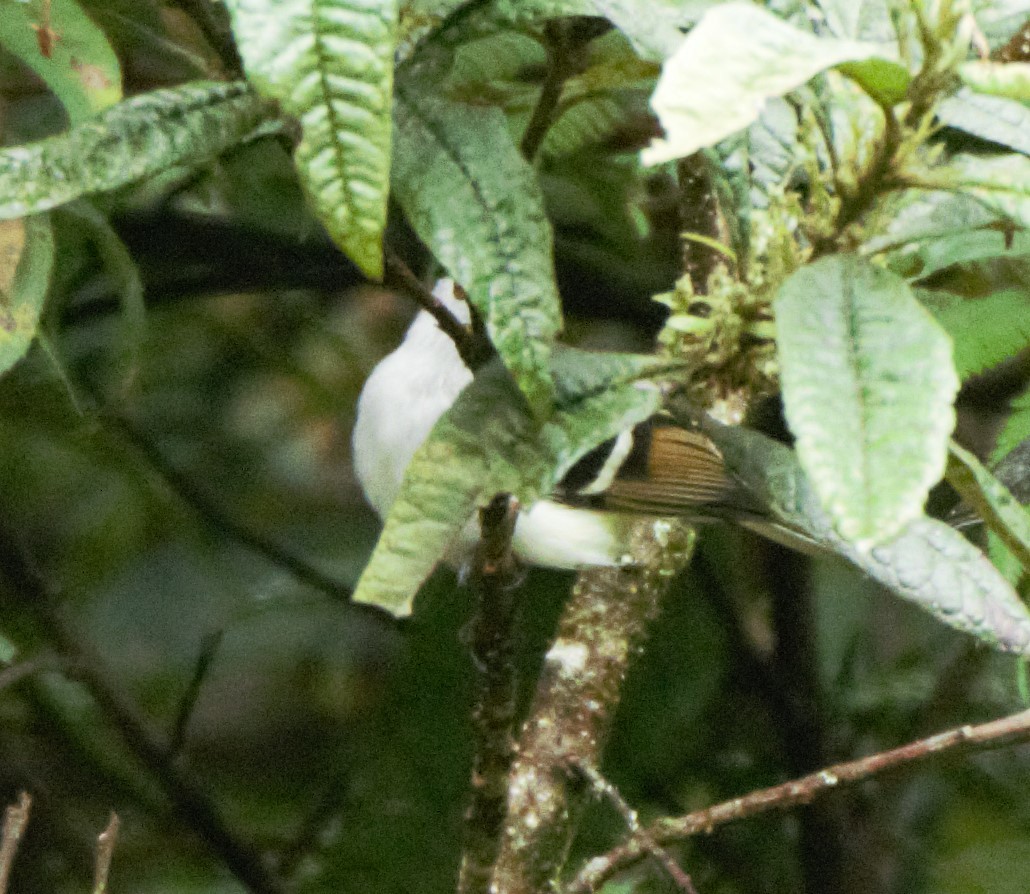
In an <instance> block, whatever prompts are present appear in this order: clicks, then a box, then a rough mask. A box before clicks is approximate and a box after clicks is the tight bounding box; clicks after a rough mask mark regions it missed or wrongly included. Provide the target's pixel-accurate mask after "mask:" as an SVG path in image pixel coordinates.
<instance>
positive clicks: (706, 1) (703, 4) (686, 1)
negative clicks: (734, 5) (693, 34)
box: [592, 0, 723, 62]
mask: <svg viewBox="0 0 1030 894" xmlns="http://www.w3.org/2000/svg"><path fill="white" fill-rule="evenodd" d="M721 2H723V0H649V2H648V4H647V12H646V14H641V13H642V10H641V6H640V3H639V2H637V0H592V5H593V6H594V7H595V8H596V10H597V12H598V14H599V15H603V16H604V17H605V18H607V19H608V21H610V22H611V23H612V24H613V25H615V27H616V28H618V29H619V30H620V31H621V32H622V33H623V34H625V35H626V37H628V38H629V40H630V43H632V44H633V47H634V49H636V51H637V52H638V53H639V54H640V56H641V57H642V58H644V59H651V60H653V61H656V62H662V61H664V60H665V59H668V58H669V57H670V56H671V55H672V54H673V53H674V52H675V51H676V48H677V47H678V46H679V45H680V44H681V43H682V42H683V36H684V35H685V34H686V33H687V31H688V30H689V29H690V27H691V26H692V25H693V24H694V23H695V22H696V21H697V20H698V19H700V18H701V16H703V15H704V14H705V13H706V12H707V11H708V10H709V9H711V8H712V7H714V6H718V5H719V4H720V3H721Z"/></svg>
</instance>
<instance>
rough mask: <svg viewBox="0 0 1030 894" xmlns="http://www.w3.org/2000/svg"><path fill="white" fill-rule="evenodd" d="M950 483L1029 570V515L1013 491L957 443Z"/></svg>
mask: <svg viewBox="0 0 1030 894" xmlns="http://www.w3.org/2000/svg"><path fill="white" fill-rule="evenodd" d="M948 483H949V484H950V485H951V486H952V487H954V488H955V490H956V491H958V494H959V496H961V497H962V499H963V500H964V501H965V502H966V503H967V504H968V505H969V506H970V507H972V508H973V509H975V510H976V513H977V515H979V516H980V518H982V519H983V520H984V521H985V522H986V523H987V525H988V526H989V527H990V529H991V530H992V531H994V532H995V533H996V534H997V535H998V536H999V537H1000V538H1001V539H1002V541H1003V542H1004V544H1005V546H1006V547H1008V549H1009V550H1011V552H1012V554H1013V555H1014V556H1015V557H1016V558H1017V559H1018V560H1019V562H1020V564H1021V565H1022V566H1023V567H1024V568H1030V515H1027V511H1026V509H1024V508H1023V507H1022V506H1021V505H1020V504H1019V502H1018V501H1017V500H1016V498H1015V497H1014V496H1013V495H1012V493H1011V491H1010V490H1009V489H1008V488H1007V487H1006V486H1005V485H1004V484H1003V483H1002V482H1001V481H1000V480H999V479H998V478H996V477H995V476H994V475H992V474H991V473H990V472H989V471H988V470H987V469H986V468H985V467H984V466H983V464H982V463H981V462H980V460H978V459H977V458H976V456H974V455H973V454H972V453H970V452H969V451H968V450H966V449H965V448H963V447H962V446H961V445H959V444H956V443H955V442H954V441H952V443H951V448H950V455H949V458H948Z"/></svg>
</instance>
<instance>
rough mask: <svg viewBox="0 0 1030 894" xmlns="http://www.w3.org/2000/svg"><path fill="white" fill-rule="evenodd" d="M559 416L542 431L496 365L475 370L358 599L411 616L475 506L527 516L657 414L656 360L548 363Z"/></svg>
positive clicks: (414, 465) (404, 489) (418, 464)
mask: <svg viewBox="0 0 1030 894" xmlns="http://www.w3.org/2000/svg"><path fill="white" fill-rule="evenodd" d="M553 360H554V377H555V381H556V383H557V384H558V409H557V410H556V411H555V413H554V414H553V415H552V416H551V417H550V418H549V419H548V420H547V421H546V422H544V423H542V424H541V423H540V422H539V421H538V420H537V419H536V418H535V417H534V415H533V414H532V412H531V411H530V410H529V408H528V407H527V405H526V402H525V400H524V398H523V396H522V395H521V393H520V392H519V391H518V389H517V388H516V386H515V384H514V382H513V381H512V379H511V377H510V375H509V374H508V372H507V371H506V370H505V369H504V368H503V366H501V365H500V364H498V363H492V364H490V365H488V366H487V367H485V368H484V369H482V370H480V372H479V373H478V374H477V375H476V378H475V380H474V381H473V383H472V384H471V385H470V386H469V387H468V388H466V389H465V391H464V392H462V394H461V396H460V397H459V398H458V400H457V401H456V403H455V404H454V406H453V407H452V408H451V409H450V410H449V411H448V412H447V413H445V414H444V416H443V417H442V418H441V419H440V421H439V422H437V424H436V426H435V427H434V428H433V430H432V432H431V433H430V435H429V438H428V439H427V440H426V442H425V443H424V444H423V445H422V446H421V447H420V448H419V450H418V452H417V453H416V454H415V457H414V458H413V459H412V461H411V464H410V465H409V466H408V471H407V473H406V474H405V477H404V483H403V484H402V486H401V492H400V494H399V495H398V497H397V500H396V502H395V503H394V505H393V508H392V509H391V510H390V515H389V517H388V518H387V520H386V526H385V527H384V529H383V533H382V536H381V537H380V538H379V543H378V544H377V545H376V548H375V551H374V552H373V554H372V558H371V559H370V560H369V564H368V566H367V567H366V568H365V571H364V573H363V574H362V576H361V580H360V581H359V582H358V587H357V590H356V591H355V594H354V599H355V600H356V601H357V602H367V603H372V604H374V605H378V606H381V607H382V608H385V609H387V610H388V611H390V612H393V613H394V614H397V615H407V614H409V613H410V611H411V602H412V599H413V598H414V596H415V593H416V591H417V590H418V588H419V586H420V585H421V584H422V582H423V581H424V580H425V579H426V577H427V576H428V575H429V573H430V572H431V571H432V570H433V568H434V567H435V566H436V564H437V562H438V561H439V560H440V558H441V557H442V556H443V555H444V553H445V551H446V550H447V548H448V546H450V544H451V543H452V541H454V539H455V537H456V536H457V535H458V534H459V533H460V532H461V530H462V529H463V528H464V527H465V525H466V524H467V523H468V521H469V519H470V518H471V516H472V514H473V512H474V511H475V509H476V507H477V506H483V505H485V504H486V503H487V502H489V500H490V499H491V498H492V497H493V496H494V495H495V494H497V493H502V492H506V493H512V494H515V496H517V497H518V498H519V500H520V501H521V503H522V504H523V506H529V505H531V504H532V503H534V502H535V501H536V500H537V499H539V498H540V497H541V496H542V495H545V494H548V493H549V492H550V491H551V490H552V489H553V488H554V486H555V485H556V484H557V482H558V481H559V480H561V477H562V476H563V475H564V474H565V473H566V472H567V471H568V470H569V468H570V467H571V466H572V465H573V464H574V463H575V462H576V460H578V459H579V458H580V457H581V456H583V454H585V453H587V452H588V451H589V450H591V449H593V448H594V447H596V446H597V445H598V444H600V443H603V442H604V441H606V440H608V439H609V438H612V437H614V436H615V435H616V434H618V432H619V431H621V430H622V429H623V428H625V427H628V426H631V425H634V424H636V423H638V422H641V421H643V420H644V419H646V418H648V417H649V416H650V415H652V414H653V413H654V412H655V411H656V410H657V409H658V406H659V404H660V395H659V392H658V389H657V388H655V387H653V386H650V385H648V384H646V381H647V379H648V378H649V377H652V376H655V375H658V374H660V373H661V372H662V371H666V370H667V369H668V366H667V364H663V363H662V362H661V361H658V360H656V358H653V357H637V356H634V355H625V354H621V355H620V354H591V353H588V352H585V351H575V350H572V349H570V348H565V349H563V350H561V351H558V352H556V353H555V355H554V358H553Z"/></svg>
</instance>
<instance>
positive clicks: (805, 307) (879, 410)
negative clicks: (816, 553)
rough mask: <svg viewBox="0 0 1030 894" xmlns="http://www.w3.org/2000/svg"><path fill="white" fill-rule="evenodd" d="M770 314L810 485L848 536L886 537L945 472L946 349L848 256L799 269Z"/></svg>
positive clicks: (941, 337)
mask: <svg viewBox="0 0 1030 894" xmlns="http://www.w3.org/2000/svg"><path fill="white" fill-rule="evenodd" d="M774 309H775V312H776V329H777V344H778V347H779V356H780V367H781V380H782V384H783V401H784V408H785V411H786V415H787V420H788V422H789V423H790V427H791V430H792V431H793V432H794V433H795V435H796V436H797V447H798V455H799V457H800V459H801V463H802V465H803V466H804V468H805V471H806V472H807V473H808V475H809V476H810V478H811V480H812V486H813V487H814V488H815V490H816V492H817V493H818V494H819V497H820V499H821V500H822V504H823V506H824V507H825V508H826V510H827V512H828V513H829V515H830V516H831V518H833V520H834V524H835V525H836V526H837V528H838V530H839V531H840V533H841V535H842V536H843V537H845V538H847V539H848V540H851V541H854V542H855V543H857V544H859V545H865V546H868V545H869V544H872V543H877V542H882V541H884V540H887V539H889V538H891V537H892V536H894V535H895V534H896V533H897V532H898V531H899V530H901V528H902V527H903V526H905V525H906V524H907V523H908V522H909V521H910V520H912V519H914V518H916V517H918V516H919V515H920V513H921V512H922V508H923V503H924V501H925V500H926V494H927V492H928V490H929V488H930V487H931V485H933V484H935V483H936V482H937V481H938V480H939V479H940V477H941V475H942V474H943V473H944V464H945V458H946V453H947V445H948V436H949V435H950V434H951V430H952V428H953V427H954V424H955V413H954V409H953V407H952V402H953V400H954V398H955V393H956V391H957V390H958V377H957V376H956V374H955V370H954V367H953V365H952V361H951V342H950V340H949V338H948V336H947V335H946V333H945V332H944V331H943V330H942V329H941V328H940V326H939V325H938V324H937V323H936V322H935V321H934V319H933V317H932V316H931V315H930V313H929V312H928V311H927V310H926V309H925V308H924V307H922V306H921V305H920V304H919V302H918V301H917V300H916V299H915V297H914V296H913V294H912V292H911V290H910V289H909V287H908V286H907V285H906V284H905V282H904V281H903V280H902V279H900V278H899V277H897V276H895V275H894V274H892V273H890V272H889V271H887V270H883V269H880V268H877V267H874V266H873V265H872V264H870V263H869V262H867V261H864V260H862V259H860V258H858V257H857V256H854V255H834V256H831V257H827V258H824V259H822V260H820V261H817V262H816V263H814V264H811V265H809V266H806V267H802V268H801V269H799V270H798V271H797V272H795V273H794V274H793V275H792V276H791V277H790V278H789V279H788V280H787V281H786V282H785V283H784V284H783V286H782V287H781V289H780V291H779V294H778V295H777V298H776V301H775V304H774Z"/></svg>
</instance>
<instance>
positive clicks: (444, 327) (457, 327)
mask: <svg viewBox="0 0 1030 894" xmlns="http://www.w3.org/2000/svg"><path fill="white" fill-rule="evenodd" d="M383 285H385V286H388V287H389V288H391V289H396V290H397V291H398V292H401V293H402V294H404V295H407V296H408V297H409V298H410V299H411V300H412V301H414V302H415V303H416V304H417V305H418V306H419V307H421V308H422V309H423V310H424V311H426V312H427V313H429V314H432V316H433V318H434V319H435V320H436V325H437V326H439V327H440V331H441V332H443V334H444V335H446V336H447V337H448V338H450V340H451V341H453V342H454V347H455V348H457V349H458V354H459V355H460V356H461V359H462V360H464V361H465V365H466V366H467V367H468V368H469V369H471V370H477V369H479V367H481V366H482V365H483V364H484V363H485V362H486V361H487V360H489V359H490V358H491V357H492V356H493V348H492V347H491V346H490V342H489V341H486V340H484V339H480V338H477V337H476V334H475V333H474V332H473V331H472V330H471V329H469V327H467V326H465V325H463V324H462V323H460V322H458V320H457V319H455V317H454V315H453V314H452V313H451V312H450V311H449V310H448V309H447V308H446V307H444V306H443V304H442V303H441V302H440V301H439V300H438V299H437V297H436V296H435V295H434V294H433V293H432V292H431V291H430V290H429V289H427V288H426V287H425V286H424V285H423V284H422V283H421V281H420V280H419V278H418V277H417V276H415V274H414V273H412V272H411V270H410V269H408V265H407V264H405V263H404V261H402V260H401V259H400V257H398V256H397V255H396V254H395V253H394V252H393V251H392V250H391V249H390V248H389V247H388V248H387V249H386V259H385V270H384V273H383Z"/></svg>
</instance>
